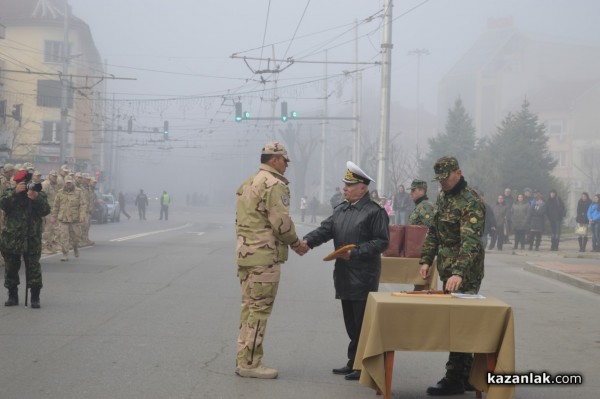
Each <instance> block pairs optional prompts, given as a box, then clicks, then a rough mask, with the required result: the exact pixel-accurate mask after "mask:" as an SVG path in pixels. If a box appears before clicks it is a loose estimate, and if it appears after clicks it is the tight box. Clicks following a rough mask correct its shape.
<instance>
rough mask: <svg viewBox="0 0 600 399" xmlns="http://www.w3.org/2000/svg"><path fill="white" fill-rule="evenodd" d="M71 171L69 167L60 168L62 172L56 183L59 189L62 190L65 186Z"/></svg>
mask: <svg viewBox="0 0 600 399" xmlns="http://www.w3.org/2000/svg"><path fill="white" fill-rule="evenodd" d="M70 173H71V170H70V169H69V167H68V166H67V165H63V166H61V167H60V172H59V174H58V176H57V179H56V182H57V183H58V188H59V189H61V188H63V186H64V185H65V177H67V176H69V174H70Z"/></svg>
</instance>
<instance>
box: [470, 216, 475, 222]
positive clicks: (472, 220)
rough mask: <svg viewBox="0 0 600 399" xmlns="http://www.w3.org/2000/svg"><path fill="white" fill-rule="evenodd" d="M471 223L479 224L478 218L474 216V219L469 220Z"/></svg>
mask: <svg viewBox="0 0 600 399" xmlns="http://www.w3.org/2000/svg"><path fill="white" fill-rule="evenodd" d="M469 222H471V223H477V218H476V217H475V216H473V217H472V218H471V219H470V220H469Z"/></svg>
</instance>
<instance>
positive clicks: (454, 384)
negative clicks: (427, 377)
mask: <svg viewBox="0 0 600 399" xmlns="http://www.w3.org/2000/svg"><path fill="white" fill-rule="evenodd" d="M464 392H465V386H464V384H463V382H462V380H460V379H459V378H448V377H444V378H442V379H441V380H439V381H438V383H437V384H435V385H433V386H430V387H429V388H427V393H428V394H429V395H431V396H448V395H458V394H461V393H464Z"/></svg>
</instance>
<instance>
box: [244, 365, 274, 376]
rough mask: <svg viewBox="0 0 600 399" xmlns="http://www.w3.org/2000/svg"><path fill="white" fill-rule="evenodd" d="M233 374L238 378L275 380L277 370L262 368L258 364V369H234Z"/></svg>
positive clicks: (262, 366)
mask: <svg viewBox="0 0 600 399" xmlns="http://www.w3.org/2000/svg"><path fill="white" fill-rule="evenodd" d="M235 373H236V374H237V375H239V376H240V377H245V378H263V379H273V378H277V370H275V369H273V368H271V367H267V366H264V365H262V364H260V365H259V366H258V367H254V368H251V369H249V368H245V367H239V366H238V367H236V368H235Z"/></svg>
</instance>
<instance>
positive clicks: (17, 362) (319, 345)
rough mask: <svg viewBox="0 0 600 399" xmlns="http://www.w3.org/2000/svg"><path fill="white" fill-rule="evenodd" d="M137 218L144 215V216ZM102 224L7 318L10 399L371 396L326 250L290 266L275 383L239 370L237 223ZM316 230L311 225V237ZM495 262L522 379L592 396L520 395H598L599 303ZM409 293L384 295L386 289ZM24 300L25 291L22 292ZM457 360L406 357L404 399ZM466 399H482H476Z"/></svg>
mask: <svg viewBox="0 0 600 399" xmlns="http://www.w3.org/2000/svg"><path fill="white" fill-rule="evenodd" d="M132 215H133V214H132ZM148 219H149V220H147V221H146V222H141V221H138V220H135V219H134V218H132V219H131V220H129V221H127V220H123V219H121V220H122V221H121V222H120V223H115V224H107V225H94V226H93V227H92V233H91V235H92V238H93V239H94V240H95V241H96V245H95V246H94V247H90V248H86V249H84V250H82V251H81V257H80V258H79V259H78V260H71V261H69V262H67V263H64V262H60V261H59V256H58V255H55V256H51V257H47V258H45V259H44V260H43V268H44V284H45V287H44V289H43V290H42V296H41V299H42V309H40V310H33V309H27V308H24V307H23V306H19V307H14V308H5V307H1V308H0V353H2V356H1V359H2V360H1V361H0V398H2V399H13V398H14V399H21V398H26V399H27V398H31V399H34V398H36V399H37V398H53V399H69V398H74V399H86V398H93V399H96V398H102V399H103V398H107V399H108V398H110V399H116V398H157V399H158V398H185V399H192V398H332V399H337V398H339V399H342V398H343V399H346V398H368V399H372V398H374V397H375V393H374V392H373V391H372V390H370V389H368V388H365V387H362V386H360V385H359V384H358V383H356V382H348V381H345V380H344V379H343V378H341V377H339V376H335V375H332V374H331V373H330V370H331V368H333V367H337V366H340V365H342V364H343V363H344V362H345V347H346V345H347V340H346V336H345V332H344V327H343V320H342V317H341V309H340V305H339V303H338V302H337V301H336V300H334V299H333V296H334V294H333V288H332V281H331V275H332V264H331V263H326V262H322V261H321V259H322V257H323V256H324V255H325V254H326V253H327V252H328V251H329V250H330V249H331V247H330V246H324V247H322V248H318V249H316V250H315V251H314V252H309V253H308V254H307V255H306V256H305V257H303V258H300V257H297V256H296V255H295V254H292V255H291V258H290V261H289V262H288V263H286V264H285V265H284V267H283V277H282V283H281V286H280V292H279V295H278V298H277V302H276V305H275V310H274V314H273V316H272V318H271V320H270V322H269V328H268V330H267V337H266V341H265V343H266V345H265V351H266V357H265V363H267V364H268V365H271V366H274V367H277V368H278V369H279V372H280V377H279V379H277V380H273V381H264V380H251V379H242V378H239V377H237V376H235V374H234V373H233V369H234V366H235V339H236V336H237V327H238V311H239V287H238V282H237V280H236V278H235V266H234V264H233V256H234V243H235V239H234V229H233V219H234V216H233V214H232V213H231V212H224V211H219V210H210V211H208V210H206V209H199V210H194V211H193V212H192V211H186V210H177V209H176V208H173V209H172V210H171V215H170V220H169V221H168V222H164V221H162V222H161V221H158V220H156V219H158V217H157V215H153V214H149V217H148ZM309 228H310V226H307V225H301V226H299V227H298V229H299V231H300V232H301V233H305V232H307V231H308V229H309ZM526 260H527V259H526V257H523V256H514V255H510V254H497V253H490V254H488V255H487V258H486V261H487V262H486V278H485V280H484V283H483V286H482V293H483V294H484V295H488V296H495V297H498V298H500V299H502V300H504V301H505V302H507V303H509V304H511V305H512V306H513V309H514V313H515V325H516V331H515V334H516V342H517V354H516V360H517V369H518V371H520V372H527V371H530V370H532V371H549V372H551V373H559V372H560V373H581V374H583V375H584V378H585V382H584V385H582V386H562V387H557V386H546V387H543V386H519V387H517V394H516V396H515V397H516V398H528V399H531V398H533V399H536V398H539V399H554V398H556V399H559V398H560V399H563V398H595V397H597V393H598V392H599V391H600V373H599V371H598V370H599V368H598V352H599V349H600V335H599V331H600V321H599V320H598V310H597V309H598V307H599V306H600V296H598V295H597V294H594V293H592V292H589V291H586V290H583V289H580V288H577V287H574V286H571V285H569V284H565V283H563V282H560V281H557V280H554V279H549V278H546V277H543V276H539V275H536V274H533V273H530V272H527V271H525V270H524V266H525V264H526ZM402 288H407V287H406V286H395V285H389V284H384V285H382V286H381V291H394V290H398V289H402ZM21 292H22V290H21ZM445 358H446V354H444V353H416V352H404V353H398V354H397V355H396V364H395V374H394V381H393V397H394V398H406V399H411V398H425V397H427V395H426V394H425V388H426V387H427V385H429V384H432V383H434V382H436V381H437V380H438V379H439V378H440V377H441V375H442V373H443V365H444V362H445ZM457 397H459V398H460V397H465V398H466V397H468V398H472V397H474V394H473V393H469V394H465V395H458V396H457Z"/></svg>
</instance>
